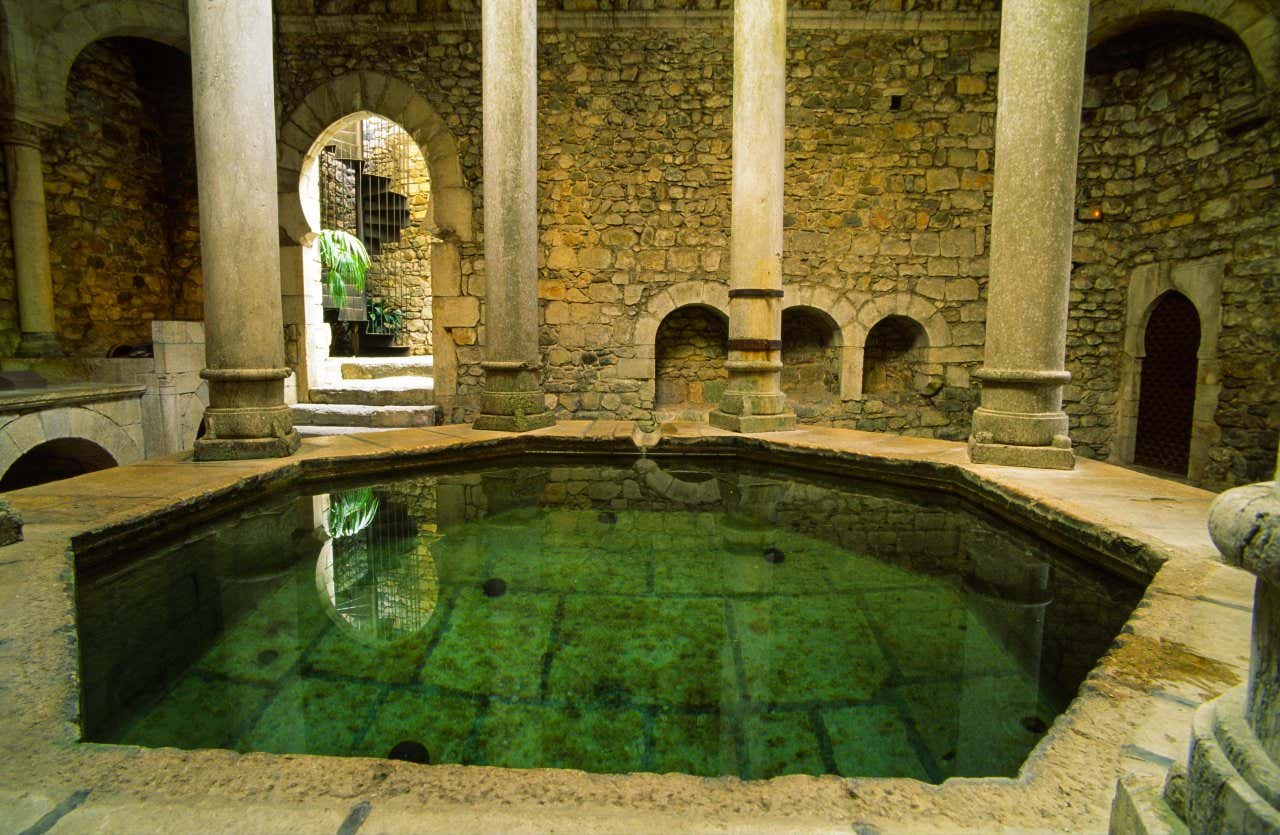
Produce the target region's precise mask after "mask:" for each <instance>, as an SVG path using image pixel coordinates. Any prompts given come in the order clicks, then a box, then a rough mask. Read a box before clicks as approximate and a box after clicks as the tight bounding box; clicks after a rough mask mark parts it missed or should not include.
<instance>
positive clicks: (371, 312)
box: [364, 299, 404, 336]
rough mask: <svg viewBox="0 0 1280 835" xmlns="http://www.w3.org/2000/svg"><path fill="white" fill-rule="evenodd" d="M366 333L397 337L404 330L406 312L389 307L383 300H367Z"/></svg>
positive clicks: (365, 305) (365, 304) (365, 306)
mask: <svg viewBox="0 0 1280 835" xmlns="http://www.w3.org/2000/svg"><path fill="white" fill-rule="evenodd" d="M364 310H365V316H366V317H367V318H366V319H365V323H364V332H365V333H380V334H384V335H386V336H395V335H396V334H398V333H400V331H401V329H402V328H404V311H403V310H401V309H400V308H398V307H387V306H386V305H385V304H384V303H383V302H382V300H381V299H366V300H365V303H364Z"/></svg>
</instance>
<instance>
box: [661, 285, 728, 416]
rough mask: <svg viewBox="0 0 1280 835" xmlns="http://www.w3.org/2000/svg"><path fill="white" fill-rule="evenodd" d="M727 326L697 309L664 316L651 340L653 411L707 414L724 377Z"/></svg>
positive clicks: (712, 312)
mask: <svg viewBox="0 0 1280 835" xmlns="http://www.w3.org/2000/svg"><path fill="white" fill-rule="evenodd" d="M728 342H729V320H728V317H726V316H724V314H723V313H721V312H720V311H719V310H716V309H715V308H713V307H709V306H707V305H700V304H691V305H685V306H683V307H678V308H676V309H675V310H673V311H671V312H670V313H669V314H667V315H666V316H665V317H664V318H663V320H662V322H661V323H660V324H659V326H658V330H657V333H656V334H655V335H654V349H653V351H654V374H655V376H654V381H655V384H656V385H655V394H654V408H655V409H657V410H661V411H666V412H676V413H679V415H680V416H685V417H692V416H694V414H696V413H701V412H707V411H710V410H711V408H712V407H714V406H715V405H716V404H717V403H718V402H719V401H720V395H721V394H723V393H724V386H725V383H726V382H727V381H728V378H729V372H728V370H727V369H726V368H725V361H726V360H727V359H728V354H729V347H728Z"/></svg>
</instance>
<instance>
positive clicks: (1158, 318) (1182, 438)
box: [1133, 292, 1200, 476]
mask: <svg viewBox="0 0 1280 835" xmlns="http://www.w3.org/2000/svg"><path fill="white" fill-rule="evenodd" d="M1199 349H1200V316H1199V314H1198V313H1197V312H1196V307H1195V305H1193V304H1192V303H1191V301H1190V300H1189V299H1188V298H1187V297H1186V296H1184V295H1182V294H1181V293H1173V292H1170V293H1166V294H1164V295H1163V296H1161V297H1160V300H1159V301H1158V302H1156V306H1155V309H1154V310H1152V311H1151V318H1150V319H1148V320H1147V332H1146V358H1145V359H1143V361H1142V378H1141V381H1140V389H1139V392H1138V436H1137V439H1136V441H1135V444H1134V450H1133V463H1135V464H1139V465H1141V466H1144V467H1153V468H1155V469H1158V470H1164V471H1166V472H1170V473H1176V474H1178V475H1180V476H1185V475H1186V474H1187V461H1188V459H1189V457H1190V454H1191V418H1192V414H1193V412H1194V411H1195V403H1196V365H1197V359H1196V352H1197V351H1198V350H1199Z"/></svg>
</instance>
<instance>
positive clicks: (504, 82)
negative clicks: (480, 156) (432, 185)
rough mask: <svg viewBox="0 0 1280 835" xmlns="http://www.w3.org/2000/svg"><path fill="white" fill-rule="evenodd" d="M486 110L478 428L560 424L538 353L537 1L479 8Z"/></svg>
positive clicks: (493, 1) (488, 2)
mask: <svg viewBox="0 0 1280 835" xmlns="http://www.w3.org/2000/svg"><path fill="white" fill-rule="evenodd" d="M481 29H482V35H481V38H482V42H483V56H482V58H483V69H482V85H483V86H482V90H483V99H482V101H481V103H482V105H483V108H484V265H485V267H484V268H485V361H484V363H483V365H484V372H485V374H484V377H485V387H484V393H483V395H482V399H481V407H480V416H479V417H478V418H477V419H476V422H475V425H476V428H478V429H500V430H505V431H512V432H520V431H524V430H527V429H536V428H538V427H540V426H547V425H549V424H551V423H552V422H553V421H554V418H553V417H552V415H551V413H550V412H549V411H547V409H546V406H545V404H544V401H543V394H542V388H541V384H542V380H541V373H540V370H541V364H540V362H539V352H538V21H537V3H536V0H484V2H483V4H482V6H481Z"/></svg>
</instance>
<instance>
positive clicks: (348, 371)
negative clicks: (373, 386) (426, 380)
mask: <svg viewBox="0 0 1280 835" xmlns="http://www.w3.org/2000/svg"><path fill="white" fill-rule="evenodd" d="M341 369H342V379H344V380H379V379H385V378H387V377H430V376H431V374H432V372H433V371H434V370H435V363H434V362H433V360H432V358H431V357H352V358H351V359H346V360H342V365H341Z"/></svg>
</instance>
